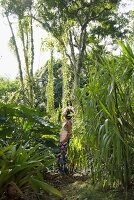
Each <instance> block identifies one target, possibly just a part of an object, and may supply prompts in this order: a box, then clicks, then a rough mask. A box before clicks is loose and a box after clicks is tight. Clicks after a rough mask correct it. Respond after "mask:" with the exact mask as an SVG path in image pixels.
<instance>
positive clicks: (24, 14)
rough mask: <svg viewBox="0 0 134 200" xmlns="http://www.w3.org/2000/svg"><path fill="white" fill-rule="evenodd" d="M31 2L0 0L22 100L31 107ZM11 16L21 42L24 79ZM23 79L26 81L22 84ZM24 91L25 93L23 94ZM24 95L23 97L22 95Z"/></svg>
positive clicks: (32, 50)
mask: <svg viewBox="0 0 134 200" xmlns="http://www.w3.org/2000/svg"><path fill="white" fill-rule="evenodd" d="M32 3H33V1H32V0H28V1H26V0H23V1H21V0H13V1H11V0H9V1H8V0H6V1H3V0H1V5H2V8H3V10H4V14H5V16H6V17H7V20H8V23H9V26H10V29H11V33H12V40H13V45H14V46H15V48H14V49H15V52H16V56H17V60H18V66H19V74H20V82H21V87H22V91H23V100H24V98H25V99H27V102H28V104H30V106H31V107H33V104H34V102H33V97H34V95H33V63H34V42H33V18H32ZM12 16H15V17H16V18H17V22H18V30H19V36H20V39H21V42H22V47H23V51H22V52H23V54H24V63H25V78H24V74H23V67H22V66H23V65H22V58H21V57H22V56H21V54H20V53H19V48H20V46H19V45H18V44H17V38H16V36H15V32H14V30H13V25H12V22H11V18H12ZM24 79H25V80H26V81H25V83H24ZM24 91H25V92H24ZM24 93H25V95H24Z"/></svg>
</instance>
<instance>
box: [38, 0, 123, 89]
mask: <svg viewBox="0 0 134 200" xmlns="http://www.w3.org/2000/svg"><path fill="white" fill-rule="evenodd" d="M119 2H120V1H101V2H100V1H98V0H96V1H88V0H84V1H83V0H77V1H76V0H75V1H61V0H54V1H42V0H38V8H39V9H38V17H37V20H38V21H39V22H40V23H41V24H42V25H43V27H44V28H45V29H46V30H47V31H49V32H51V33H52V34H53V36H54V37H56V38H57V39H58V41H59V42H60V45H61V46H62V47H63V48H64V51H65V53H66V56H67V57H68V59H69V61H70V64H71V67H72V70H73V75H74V88H75V89H76V88H77V87H78V86H79V84H80V74H81V70H82V68H83V61H84V58H85V53H86V51H87V50H88V47H89V45H90V46H92V41H91V38H89V35H90V34H91V31H92V30H93V29H94V28H95V27H99V26H100V25H101V24H102V23H103V21H104V20H105V21H107V22H108V21H109V22H110V25H111V26H115V23H113V24H112V23H111V22H112V17H113V14H114V11H115V9H116V7H117V6H118V3H119ZM109 28H110V27H109ZM108 30H109V29H108ZM114 30H115V29H114ZM116 31H117V28H116ZM109 34H110V32H109Z"/></svg>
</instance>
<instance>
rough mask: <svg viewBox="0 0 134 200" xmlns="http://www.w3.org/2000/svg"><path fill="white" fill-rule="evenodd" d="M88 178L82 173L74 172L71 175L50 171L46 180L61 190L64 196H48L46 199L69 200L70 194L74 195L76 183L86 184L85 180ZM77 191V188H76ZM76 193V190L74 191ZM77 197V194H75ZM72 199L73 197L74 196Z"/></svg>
mask: <svg viewBox="0 0 134 200" xmlns="http://www.w3.org/2000/svg"><path fill="white" fill-rule="evenodd" d="M86 180H87V177H86V176H81V175H80V174H74V175H69V176H66V175H64V176H62V175H60V174H55V173H48V174H46V181H47V183H49V184H51V185H53V186H54V187H55V188H57V189H58V190H60V191H61V193H62V195H63V197H62V198H58V197H53V196H51V195H50V196H48V197H47V198H46V200H67V199H68V197H69V196H70V195H73V191H72V190H73V188H75V185H77V187H78V185H80V186H82V185H84V184H85V181H86ZM76 191H77V190H76ZM74 194H75V191H74ZM75 197H76V196H75ZM70 199H73V197H72V198H71V197H70ZM75 200H76V199H75Z"/></svg>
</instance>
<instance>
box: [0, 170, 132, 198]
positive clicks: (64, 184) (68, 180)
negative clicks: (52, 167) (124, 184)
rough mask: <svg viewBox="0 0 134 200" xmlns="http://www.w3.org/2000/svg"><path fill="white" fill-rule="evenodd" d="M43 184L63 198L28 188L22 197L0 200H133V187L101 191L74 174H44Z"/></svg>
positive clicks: (84, 177) (88, 181) (87, 178)
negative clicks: (46, 184)
mask: <svg viewBox="0 0 134 200" xmlns="http://www.w3.org/2000/svg"><path fill="white" fill-rule="evenodd" d="M44 179H45V182H47V183H48V184H50V185H52V186H54V187H55V188H57V189H58V190H60V191H61V193H62V195H63V197H62V198H59V197H55V196H53V195H51V194H47V193H44V192H42V193H40V194H38V195H36V194H35V193H34V192H33V191H32V189H31V188H30V187H26V188H25V189H24V190H23V197H19V198H17V197H16V198H9V197H6V196H3V197H2V198H0V200H134V187H133V186H132V187H131V189H130V190H129V191H128V193H125V192H124V191H123V190H120V191H119V190H118V191H117V190H102V189H100V187H99V184H98V185H96V186H94V187H93V186H92V185H91V183H90V179H89V177H87V176H82V175H80V174H74V175H70V176H61V175H60V174H56V173H52V172H51V173H46V174H45V175H44Z"/></svg>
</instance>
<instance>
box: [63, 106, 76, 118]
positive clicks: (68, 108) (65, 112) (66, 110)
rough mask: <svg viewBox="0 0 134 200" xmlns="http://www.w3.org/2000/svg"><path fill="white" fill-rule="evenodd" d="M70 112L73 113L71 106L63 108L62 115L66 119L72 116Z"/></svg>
mask: <svg viewBox="0 0 134 200" xmlns="http://www.w3.org/2000/svg"><path fill="white" fill-rule="evenodd" d="M71 113H72V114H73V113H74V110H73V108H70V107H67V108H65V110H64V112H63V116H64V117H65V118H66V119H71V118H72V115H71Z"/></svg>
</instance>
